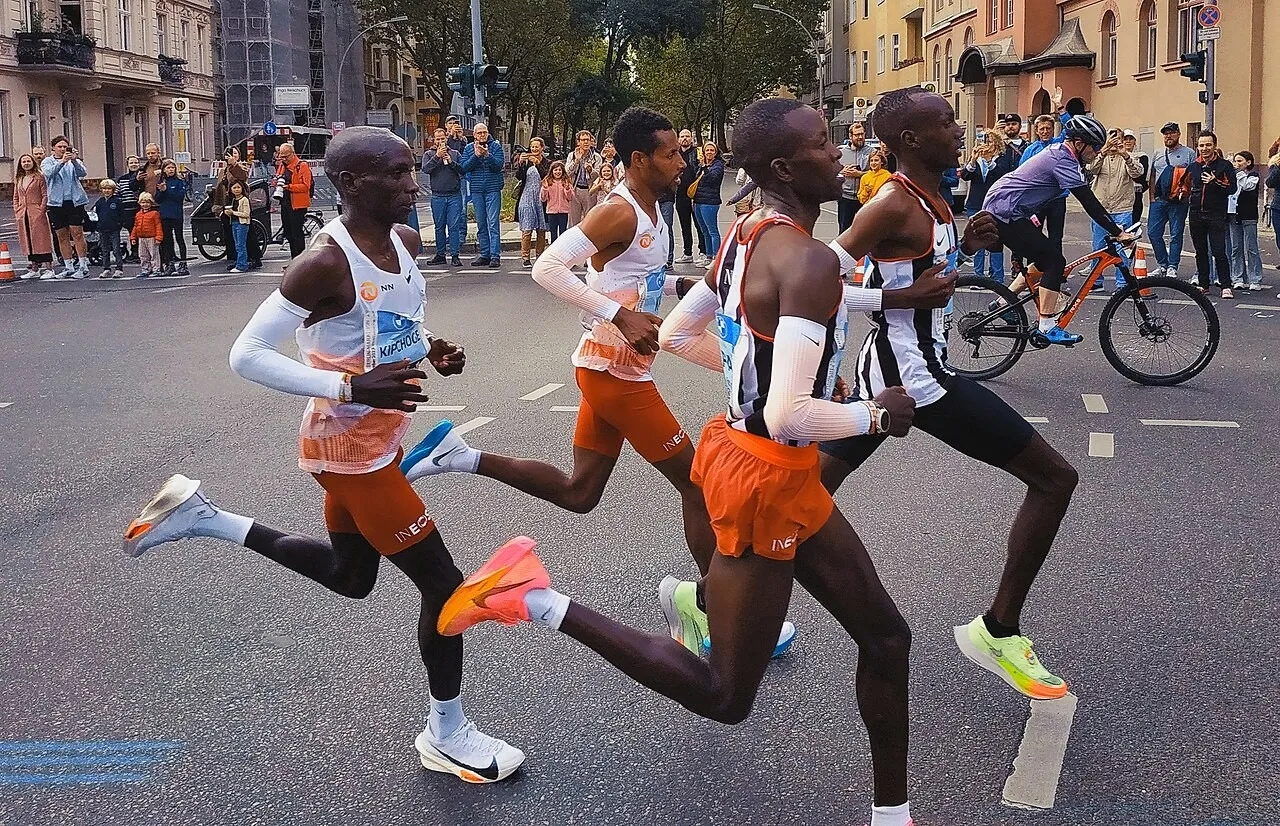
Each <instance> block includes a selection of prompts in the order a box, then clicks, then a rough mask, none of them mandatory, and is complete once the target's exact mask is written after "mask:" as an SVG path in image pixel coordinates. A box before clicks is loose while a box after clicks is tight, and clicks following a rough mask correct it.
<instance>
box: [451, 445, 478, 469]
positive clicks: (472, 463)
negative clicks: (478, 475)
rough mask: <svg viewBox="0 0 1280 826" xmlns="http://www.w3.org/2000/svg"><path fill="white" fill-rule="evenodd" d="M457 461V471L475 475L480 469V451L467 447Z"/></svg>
mask: <svg viewBox="0 0 1280 826" xmlns="http://www.w3.org/2000/svg"><path fill="white" fill-rule="evenodd" d="M457 461H458V469H459V470H461V471H463V472H464V473H475V472H476V470H477V469H479V467H480V451H478V450H476V449H475V448H474V447H468V448H467V451H466V453H463V454H461V456H460V458H459V459H458V460H457Z"/></svg>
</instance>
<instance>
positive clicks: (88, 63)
mask: <svg viewBox="0 0 1280 826" xmlns="http://www.w3.org/2000/svg"><path fill="white" fill-rule="evenodd" d="M14 38H15V39H16V40H17V41H18V43H17V49H16V51H17V57H18V65H19V66H40V67H42V68H43V67H50V66H52V67H57V66H65V67H70V68H74V69H87V70H89V71H93V65H94V51H93V47H94V46H95V45H97V43H96V41H95V40H94V39H93V38H92V37H89V36H87V35H83V34H76V33H74V32H65V33H64V32H14Z"/></svg>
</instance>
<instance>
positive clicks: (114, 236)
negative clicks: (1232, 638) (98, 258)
mask: <svg viewBox="0 0 1280 826" xmlns="http://www.w3.org/2000/svg"><path fill="white" fill-rule="evenodd" d="M117 189H118V188H117V187H116V182H115V181H113V180H111V179H110V178H104V179H103V180H102V181H101V182H100V183H99V184H98V191H99V192H101V193H102V197H101V198H99V199H98V202H97V203H96V204H94V205H93V211H94V213H95V214H96V215H97V216H98V249H100V250H102V273H101V274H100V275H99V276H98V277H99V278H124V251H123V250H122V249H120V230H122V229H124V227H125V218H126V216H127V214H128V208H127V207H126V205H125V203H124V199H122V198H121V197H120V193H119V192H118V191H117ZM113 261H114V262H115V263H114V264H113V263H112V262H113Z"/></svg>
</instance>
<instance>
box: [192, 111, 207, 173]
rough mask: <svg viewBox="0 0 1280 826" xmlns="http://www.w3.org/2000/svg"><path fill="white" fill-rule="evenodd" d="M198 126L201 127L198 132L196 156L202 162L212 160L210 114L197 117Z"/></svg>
mask: <svg viewBox="0 0 1280 826" xmlns="http://www.w3.org/2000/svg"><path fill="white" fill-rule="evenodd" d="M196 124H197V125H198V126H199V127H200V128H199V129H198V130H196V154H195V157H197V158H199V159H200V160H202V161H207V160H210V157H211V156H210V155H209V113H208V112H201V113H199V114H198V115H196Z"/></svg>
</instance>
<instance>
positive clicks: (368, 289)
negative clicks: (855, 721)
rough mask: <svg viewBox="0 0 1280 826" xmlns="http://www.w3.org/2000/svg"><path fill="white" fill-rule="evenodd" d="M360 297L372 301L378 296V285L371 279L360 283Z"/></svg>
mask: <svg viewBox="0 0 1280 826" xmlns="http://www.w3.org/2000/svg"><path fill="white" fill-rule="evenodd" d="M360 297H361V298H363V299H364V300H365V301H373V300H374V299H375V298H377V297H378V285H377V284H375V283H373V282H372V281H366V282H364V283H363V284H361V285H360Z"/></svg>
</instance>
